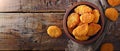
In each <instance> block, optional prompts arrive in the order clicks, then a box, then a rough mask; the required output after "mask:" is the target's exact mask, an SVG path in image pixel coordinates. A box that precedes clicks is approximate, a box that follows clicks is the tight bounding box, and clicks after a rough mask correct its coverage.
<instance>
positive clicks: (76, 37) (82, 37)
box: [75, 36, 89, 41]
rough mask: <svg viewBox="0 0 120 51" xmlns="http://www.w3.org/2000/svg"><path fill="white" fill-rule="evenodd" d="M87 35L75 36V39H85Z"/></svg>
mask: <svg viewBox="0 0 120 51" xmlns="http://www.w3.org/2000/svg"><path fill="white" fill-rule="evenodd" d="M88 38H89V36H75V39H77V40H80V41H85V40H88Z"/></svg>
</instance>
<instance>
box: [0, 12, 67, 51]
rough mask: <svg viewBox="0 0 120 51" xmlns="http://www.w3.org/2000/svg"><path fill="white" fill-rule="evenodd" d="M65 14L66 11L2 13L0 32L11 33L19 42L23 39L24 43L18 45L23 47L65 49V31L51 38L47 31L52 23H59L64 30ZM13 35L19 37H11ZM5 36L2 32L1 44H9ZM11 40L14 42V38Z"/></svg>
mask: <svg viewBox="0 0 120 51" xmlns="http://www.w3.org/2000/svg"><path fill="white" fill-rule="evenodd" d="M63 15H64V13H1V14H0V28H1V29H0V32H1V33H7V34H9V35H10V38H13V39H17V42H19V41H20V40H21V43H22V44H21V46H18V47H19V48H21V49H34V50H35V49H39V50H64V49H65V48H66V47H67V40H68V39H67V38H66V36H65V34H64V31H63V35H62V36H61V37H60V38H58V39H54V38H51V37H49V36H48V34H47V33H46V30H47V27H48V26H50V25H57V26H59V27H60V28H61V29H62V30H63V27H62V20H63ZM12 35H14V36H17V37H19V38H14V37H11V36H12ZM0 36H1V35H0ZM4 36H5V35H4V34H2V36H1V37H0V39H2V40H3V42H0V44H2V43H4V42H5V44H7V43H6V41H7V40H5V37H4ZM2 37H3V38H2ZM7 37H9V36H7ZM19 39H20V40H19ZM10 40H11V39H10ZM11 41H13V42H10V43H12V44H14V40H11ZM22 41H23V42H22ZM8 42H9V40H8ZM18 44H19V43H18ZM1 46H2V45H1ZM16 46H17V45H16ZM0 48H1V47H0Z"/></svg>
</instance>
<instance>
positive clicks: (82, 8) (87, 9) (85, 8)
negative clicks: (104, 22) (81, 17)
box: [74, 5, 92, 14]
mask: <svg viewBox="0 0 120 51" xmlns="http://www.w3.org/2000/svg"><path fill="white" fill-rule="evenodd" d="M74 11H75V12H76V13H79V14H84V13H90V12H92V8H90V7H89V6H87V5H80V6H77V7H76V8H75V9H74Z"/></svg>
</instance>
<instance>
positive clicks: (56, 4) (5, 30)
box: [0, 0, 120, 51]
mask: <svg viewBox="0 0 120 51" xmlns="http://www.w3.org/2000/svg"><path fill="white" fill-rule="evenodd" d="M80 1H81V0H0V3H1V4H0V12H2V13H0V50H2V49H3V50H4V49H6V50H9V49H14V50H16V49H17V50H19V49H21V50H25V49H26V50H27V49H29V50H65V48H67V43H68V38H67V37H66V36H65V33H64V31H63V27H62V20H63V16H64V13H61V12H65V9H66V8H68V7H69V6H71V3H73V2H80ZM82 1H89V2H91V0H82ZM92 1H93V0H92ZM100 1H102V7H103V8H104V9H105V8H106V7H108V6H107V4H106V2H105V1H104V0H100ZM95 2H96V3H98V4H99V2H98V0H94V2H92V3H95ZM98 4H96V5H97V6H98ZM104 4H105V5H104ZM116 8H118V7H116ZM101 9H102V8H101ZM118 10H119V9H118ZM3 12H14V13H3ZM16 12H17V13H16ZM23 12H28V13H23ZM30 12H33V13H30ZM34 12H40V13H34ZM41 12H45V13H41ZM50 12H55V13H50ZM50 25H57V26H59V27H60V28H61V29H62V32H63V35H62V36H61V37H60V38H58V39H54V38H51V37H49V36H48V35H47V32H46V30H47V28H48V26H50ZM105 42H112V43H113V45H114V47H115V51H119V50H120V48H119V47H120V18H119V19H118V21H117V22H115V23H113V26H112V28H110V31H109V32H108V33H107V36H105V39H104V40H103V43H105Z"/></svg>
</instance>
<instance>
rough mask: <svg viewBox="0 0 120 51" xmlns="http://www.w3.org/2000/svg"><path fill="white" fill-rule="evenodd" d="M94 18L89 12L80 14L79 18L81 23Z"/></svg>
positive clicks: (88, 21) (89, 21)
mask: <svg viewBox="0 0 120 51" xmlns="http://www.w3.org/2000/svg"><path fill="white" fill-rule="evenodd" d="M93 19H94V15H93V14H91V13H85V14H83V15H81V16H80V20H81V22H82V23H91V22H92V21H93Z"/></svg>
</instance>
